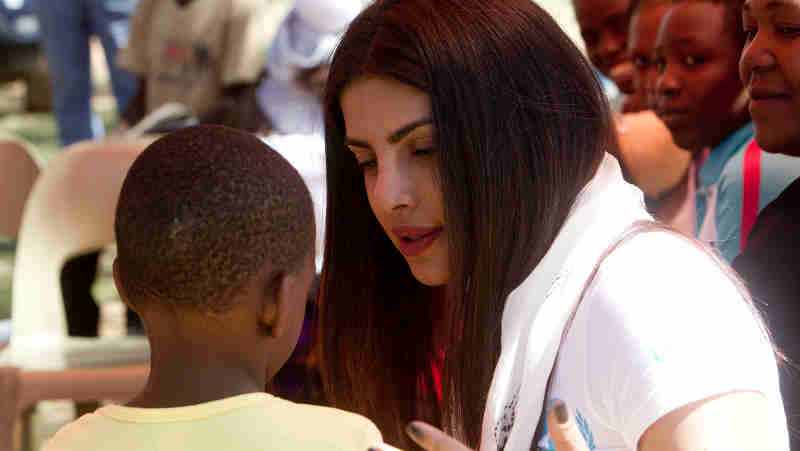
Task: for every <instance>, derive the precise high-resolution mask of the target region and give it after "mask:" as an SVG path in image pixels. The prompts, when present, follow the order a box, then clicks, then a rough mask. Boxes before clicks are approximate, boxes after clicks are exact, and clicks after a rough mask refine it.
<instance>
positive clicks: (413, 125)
mask: <svg viewBox="0 0 800 451" xmlns="http://www.w3.org/2000/svg"><path fill="white" fill-rule="evenodd" d="M429 124H433V119H431V118H430V117H425V118H422V119H418V120H416V121H413V122H410V123H408V124H406V125H404V126H402V127H400V128H399V129H397V131H395V132H394V133H392V134H391V135H389V137H388V138H386V141H388V142H389V144H396V143H398V142H400V141H402V140H403V138H405V137H406V136H408V135H409V134H410V133H411V132H413V131H414V130H416V129H417V128H419V127H422V126H423V125H429Z"/></svg>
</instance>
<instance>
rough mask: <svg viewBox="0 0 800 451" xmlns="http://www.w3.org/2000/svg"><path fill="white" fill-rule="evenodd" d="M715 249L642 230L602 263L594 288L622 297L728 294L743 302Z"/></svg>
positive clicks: (675, 234)
mask: <svg viewBox="0 0 800 451" xmlns="http://www.w3.org/2000/svg"><path fill="white" fill-rule="evenodd" d="M715 252H716V251H715V250H713V249H711V248H709V247H708V246H707V245H705V244H703V243H700V242H699V241H697V240H695V239H693V238H690V237H687V236H684V235H681V234H679V233H678V232H671V231H667V230H655V231H648V232H642V233H639V234H638V235H636V236H634V237H633V238H631V239H630V240H628V241H627V242H626V243H624V244H622V245H620V246H619V247H618V248H617V249H615V250H614V251H613V252H612V253H611V254H610V255H609V256H608V257H607V258H606V260H605V261H603V262H602V264H601V265H600V268H599V270H598V273H597V280H596V281H595V284H594V287H595V290H596V291H600V292H608V291H611V292H614V293H616V294H617V295H615V296H614V297H619V295H622V294H637V295H643V294H649V295H651V296H652V295H656V294H658V293H662V294H669V295H679V294H682V295H685V296H690V297H697V296H699V295H704V294H707V295H713V296H710V297H711V298H715V299H716V298H719V297H720V296H721V295H729V296H733V297H735V298H741V293H740V291H739V290H738V288H737V286H736V284H735V283H734V280H735V274H734V273H733V271H731V270H730V268H729V267H728V266H727V265H726V264H725V263H723V262H722V260H721V258H720V257H719V256H718V255H717V254H715Z"/></svg>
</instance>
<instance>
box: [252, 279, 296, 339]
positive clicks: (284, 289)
mask: <svg viewBox="0 0 800 451" xmlns="http://www.w3.org/2000/svg"><path fill="white" fill-rule="evenodd" d="M297 283H298V280H297V277H296V276H294V275H291V274H286V273H279V274H277V275H275V276H273V277H272V279H271V280H270V282H269V285H268V289H267V296H266V299H264V308H263V313H262V317H261V320H262V322H263V323H264V325H265V326H266V328H265V329H266V330H267V333H268V334H269V335H270V337H272V338H279V337H280V336H281V335H283V334H284V333H285V332H286V330H288V328H289V321H290V316H291V315H290V314H289V313H290V312H291V310H292V304H291V303H292V296H293V293H294V292H296V291H297V289H296V287H295V285H297Z"/></svg>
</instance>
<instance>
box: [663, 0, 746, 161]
mask: <svg viewBox="0 0 800 451" xmlns="http://www.w3.org/2000/svg"><path fill="white" fill-rule="evenodd" d="M673 3H674V7H673V8H672V9H671V10H670V11H669V12H668V13H667V15H666V16H665V17H664V19H663V21H662V24H661V29H660V30H659V34H658V38H657V40H656V48H655V58H656V65H657V67H658V73H659V75H658V78H657V81H656V111H657V113H658V115H659V116H660V117H661V119H662V120H663V121H664V123H666V124H667V127H669V129H670V131H671V132H672V135H673V137H674V139H675V142H676V144H678V145H679V146H681V147H683V148H686V149H691V150H695V151H696V150H699V149H700V148H702V147H705V146H716V145H717V144H719V143H720V142H721V141H722V140H723V139H724V138H725V137H726V136H728V135H729V134H730V133H732V132H733V131H734V130H735V129H736V128H738V127H741V126H742V125H744V124H745V123H746V122H747V121H748V120H749V115H748V113H747V110H746V108H745V106H746V98H745V96H744V95H743V88H742V83H741V80H740V79H739V55H740V54H741V51H742V47H743V46H744V33H743V32H742V27H741V3H742V0H673Z"/></svg>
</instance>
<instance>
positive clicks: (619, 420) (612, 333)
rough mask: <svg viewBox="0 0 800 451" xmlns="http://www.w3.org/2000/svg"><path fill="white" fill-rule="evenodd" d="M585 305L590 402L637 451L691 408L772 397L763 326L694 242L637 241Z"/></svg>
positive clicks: (770, 358)
mask: <svg viewBox="0 0 800 451" xmlns="http://www.w3.org/2000/svg"><path fill="white" fill-rule="evenodd" d="M587 301H589V302H590V305H587V306H586V308H587V309H588V310H587V316H586V318H587V324H586V327H587V333H586V336H585V337H586V344H585V346H586V348H585V349H586V355H585V359H586V368H587V369H586V371H587V374H586V380H587V382H586V396H587V400H588V401H589V404H590V405H591V406H592V408H593V410H594V413H595V415H597V416H598V417H599V418H601V419H603V420H604V422H605V423H606V424H607V425H608V427H610V428H611V429H613V430H616V431H618V432H619V433H620V434H621V435H622V436H623V437H624V440H625V441H626V443H627V445H628V446H629V447H630V449H637V444H638V441H639V439H640V438H641V436H642V435H643V434H644V432H645V431H646V430H647V428H648V427H650V426H651V425H652V424H653V423H655V422H656V421H657V420H658V419H659V418H661V417H662V416H664V415H665V414H667V413H669V412H671V411H673V410H675V409H677V408H679V407H681V406H684V405H686V404H688V403H691V402H694V401H699V400H703V399H706V398H709V397H712V396H715V395H720V394H725V393H729V392H733V391H756V392H762V393H765V394H769V395H772V394H773V393H772V392H773V391H774V384H775V383H776V380H777V364H776V360H775V358H774V354H773V352H772V347H771V345H770V343H769V341H768V339H767V338H766V335H765V333H764V330H763V329H762V327H761V324H760V323H759V322H758V321H757V320H756V316H754V314H753V311H752V310H751V308H750V307H749V306H748V304H747V303H746V302H745V300H744V299H743V297H742V296H741V294H740V293H739V291H738V290H737V288H736V286H735V284H734V283H733V282H732V281H731V279H729V278H728V277H727V276H726V275H725V274H724V273H723V272H722V271H721V270H720V267H719V266H718V265H717V264H716V263H715V262H714V261H713V260H712V259H711V258H709V257H708V256H707V255H705V254H704V253H703V252H702V251H701V250H699V249H698V248H696V247H695V246H694V245H693V244H691V243H690V242H688V241H687V240H685V239H681V238H679V237H676V236H672V235H670V234H666V233H647V234H643V235H641V236H639V237H636V238H634V239H633V240H631V242H629V243H627V244H625V245H623V246H622V247H620V248H619V249H617V250H616V251H615V252H613V253H612V255H611V256H610V257H609V258H608V259H607V260H606V262H605V263H604V264H603V266H602V267H601V269H600V271H599V272H598V276H597V278H596V279H595V282H594V283H593V286H592V287H591V288H590V292H589V293H588V294H587V297H586V298H585V299H584V302H587ZM609 356H611V357H609Z"/></svg>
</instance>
